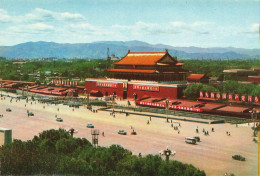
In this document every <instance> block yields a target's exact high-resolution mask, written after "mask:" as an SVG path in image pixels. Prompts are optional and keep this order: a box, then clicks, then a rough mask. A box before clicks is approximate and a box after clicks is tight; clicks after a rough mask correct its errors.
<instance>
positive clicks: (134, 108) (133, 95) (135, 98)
mask: <svg viewBox="0 0 260 176" xmlns="http://www.w3.org/2000/svg"><path fill="white" fill-rule="evenodd" d="M133 96H134V102H135V104H134V105H135V106H134V110H135V108H136V93H134V94H133Z"/></svg>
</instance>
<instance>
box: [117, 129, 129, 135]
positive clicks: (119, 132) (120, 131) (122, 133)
mask: <svg viewBox="0 0 260 176" xmlns="http://www.w3.org/2000/svg"><path fill="white" fill-rule="evenodd" d="M118 134H121V135H127V133H126V132H125V130H119V131H118Z"/></svg>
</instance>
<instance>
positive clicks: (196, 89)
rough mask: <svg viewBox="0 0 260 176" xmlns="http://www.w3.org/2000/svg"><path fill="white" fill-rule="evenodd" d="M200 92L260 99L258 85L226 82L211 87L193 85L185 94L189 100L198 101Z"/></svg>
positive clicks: (198, 84)
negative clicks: (250, 96) (249, 96)
mask: <svg viewBox="0 0 260 176" xmlns="http://www.w3.org/2000/svg"><path fill="white" fill-rule="evenodd" d="M200 91H203V92H220V93H232V94H240V95H256V96H259V97H260V87H259V86H258V85H255V84H239V83H238V82H237V81H226V82H223V83H221V84H219V85H216V86H209V85H205V84H201V83H197V84H191V85H189V86H188V87H187V88H186V89H185V90H184V92H183V93H184V95H185V96H186V98H188V99H196V98H198V97H199V93H200Z"/></svg>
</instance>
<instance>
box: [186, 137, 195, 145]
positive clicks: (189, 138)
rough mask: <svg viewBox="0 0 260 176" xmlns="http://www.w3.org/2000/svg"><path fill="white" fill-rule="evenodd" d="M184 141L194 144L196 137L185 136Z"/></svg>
mask: <svg viewBox="0 0 260 176" xmlns="http://www.w3.org/2000/svg"><path fill="white" fill-rule="evenodd" d="M185 142H186V143H187V144H196V139H195V138H191V137H186V138H185Z"/></svg>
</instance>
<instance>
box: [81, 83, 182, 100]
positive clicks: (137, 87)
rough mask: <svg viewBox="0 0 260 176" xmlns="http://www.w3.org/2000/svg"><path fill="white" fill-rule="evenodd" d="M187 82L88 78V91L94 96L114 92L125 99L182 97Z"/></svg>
mask: <svg viewBox="0 0 260 176" xmlns="http://www.w3.org/2000/svg"><path fill="white" fill-rule="evenodd" d="M186 86H187V85H186V84H163V83H157V82H145V81H143V82H142V81H140V82H139V81H127V80H117V79H114V80H113V79H86V81H85V87H86V92H87V93H89V94H90V95H92V96H100V97H101V96H111V95H113V93H114V94H115V95H117V97H120V98H123V99H133V98H134V97H135V98H136V99H138V98H142V97H148V96H150V97H155V98H181V97H182V96H183V94H182V92H183V90H184V89H185V88H186Z"/></svg>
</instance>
